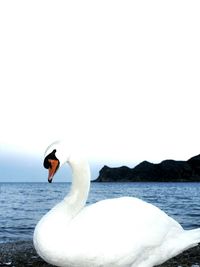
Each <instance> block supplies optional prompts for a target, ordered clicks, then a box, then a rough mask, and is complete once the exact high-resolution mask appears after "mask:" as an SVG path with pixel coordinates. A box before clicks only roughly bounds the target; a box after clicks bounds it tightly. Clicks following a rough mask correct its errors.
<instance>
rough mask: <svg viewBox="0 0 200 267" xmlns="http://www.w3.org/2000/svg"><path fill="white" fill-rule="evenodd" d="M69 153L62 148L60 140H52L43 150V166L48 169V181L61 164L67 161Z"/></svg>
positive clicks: (50, 180)
mask: <svg viewBox="0 0 200 267" xmlns="http://www.w3.org/2000/svg"><path fill="white" fill-rule="evenodd" d="M68 160H69V155H67V154H66V152H65V151H64V150H63V144H61V142H54V143H53V144H51V145H50V146H48V148H47V149H46V151H45V154H44V163H43V165H44V167H45V168H46V169H48V170H49V176H48V181H49V183H51V182H52V179H53V176H54V175H55V173H56V172H57V170H58V169H59V167H60V166H61V165H63V164H64V163H65V162H68Z"/></svg>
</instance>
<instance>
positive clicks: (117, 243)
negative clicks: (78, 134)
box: [34, 144, 200, 267]
mask: <svg viewBox="0 0 200 267" xmlns="http://www.w3.org/2000/svg"><path fill="white" fill-rule="evenodd" d="M55 146H58V145H57V144H56V145H55V144H54V145H53V148H55ZM51 150H52V151H54V152H55V153H56V154H59V152H58V151H57V149H54V150H53V149H52V147H50V148H49V149H48V152H49V151H50V152H51ZM55 153H54V157H55ZM48 155H49V154H48V153H47V157H48ZM50 155H51V156H52V153H50ZM55 158H56V159H57V157H55ZM58 158H59V157H58ZM60 158H61V163H63V162H65V161H68V162H69V164H70V165H71V167H72V171H73V182H72V188H71V191H70V193H69V195H67V196H66V198H65V199H64V200H63V201H62V202H60V203H59V204H58V205H56V206H55V207H54V208H53V209H52V210H50V211H49V212H48V213H47V214H46V215H45V216H44V217H43V218H42V219H41V220H40V221H39V223H38V224H37V226H36V229H35V232H34V245H35V248H36V250H37V252H38V254H39V255H40V256H41V257H42V258H43V259H44V260H45V261H47V262H49V263H51V264H53V265H56V266H63V267H67V266H68V267H97V266H98V267H100V266H101V267H117V266H121V267H152V266H156V265H159V264H161V263H163V262H165V261H166V260H168V259H170V258H172V257H174V256H176V255H177V254H179V253H181V252H182V251H184V250H186V249H188V248H190V247H193V246H195V245H197V244H198V242H200V229H196V230H190V231H185V230H183V228H182V227H181V226H180V224H178V222H176V221H175V220H173V219H172V218H170V217H169V216H168V215H166V214H165V213H164V212H163V211H161V210H160V209H158V208H157V207H155V206H153V205H151V204H148V203H146V202H144V201H142V200H140V199H137V198H132V197H122V198H117V199H108V200H103V201H99V202H97V203H95V204H93V205H90V206H87V207H84V206H85V203H86V200H87V196H88V192H89V185H90V171H89V166H88V164H87V163H86V162H85V161H84V160H80V159H78V160H77V159H76V157H69V158H66V159H64V157H63V158H62V155H60ZM46 166H47V165H46ZM51 167H52V166H51ZM52 176H53V175H50V176H49V179H50V180H51V179H52Z"/></svg>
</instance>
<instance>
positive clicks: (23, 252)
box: [0, 241, 200, 267]
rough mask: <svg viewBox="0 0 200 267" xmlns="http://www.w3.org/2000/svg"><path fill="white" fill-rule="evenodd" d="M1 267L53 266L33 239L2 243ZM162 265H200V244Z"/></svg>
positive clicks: (196, 266) (0, 250) (0, 248)
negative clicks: (45, 260)
mask: <svg viewBox="0 0 200 267" xmlns="http://www.w3.org/2000/svg"><path fill="white" fill-rule="evenodd" d="M0 266H1V267H6V266H10V267H27V266H33V267H51V266H52V265H50V264H48V263H46V262H44V261H43V260H42V259H41V258H40V257H39V256H38V255H37V253H36V251H35V249H34V247H33V243H32V241H19V242H13V243H12V242H11V243H1V244H0ZM159 266H160V267H200V244H199V245H198V246H196V247H194V248H191V249H189V250H187V251H185V252H183V253H182V254H180V255H178V256H177V257H175V258H173V259H171V260H169V261H167V262H166V263H163V264H162V265H159Z"/></svg>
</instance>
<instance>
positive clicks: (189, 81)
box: [0, 0, 200, 176]
mask: <svg viewBox="0 0 200 267" xmlns="http://www.w3.org/2000/svg"><path fill="white" fill-rule="evenodd" d="M199 14H200V2H199V1H189V0H188V1H184V0H180V1H176V0H168V1H160V0H158V1H142V0H141V1H117V0H115V1H109V0H106V1H103V0H101V1H94V0H92V1H51V0H48V1H42V0H38V1H37V0H34V1H27V0H26V1H0V40H1V41H0V73H1V78H0V90H1V97H0V100H1V104H0V116H1V131H0V157H1V158H4V155H5V154H6V157H5V158H6V159H7V158H8V159H9V156H7V155H9V153H11V154H13V152H14V153H15V154H16V155H19V158H20V159H21V155H24V153H27V154H28V155H29V156H31V155H32V156H34V157H36V158H37V157H38V159H39V158H40V157H41V158H42V156H43V152H44V150H45V148H46V146H47V145H49V143H51V142H53V141H54V140H58V139H73V140H79V141H77V142H78V143H80V146H83V147H84V148H85V150H86V151H87V153H86V154H87V157H88V158H89V160H90V161H92V162H103V163H106V162H114V163H115V162H118V163H119V165H120V164H126V163H127V164H128V163H130V164H131V163H134V164H135V163H139V162H140V161H142V160H149V161H152V162H159V161H162V160H164V159H166V158H173V159H183V160H186V159H188V158H189V157H191V156H194V155H196V154H199V153H200V123H199V121H200V104H199V103H200V97H199V92H200V49H199V48H200V16H199ZM5 158H4V159H5ZM4 161H5V160H4ZM8 161H9V160H8ZM8 166H9V165H8ZM10 168H12V164H11V165H10ZM4 172H6V171H5V166H4ZM0 176H2V175H0Z"/></svg>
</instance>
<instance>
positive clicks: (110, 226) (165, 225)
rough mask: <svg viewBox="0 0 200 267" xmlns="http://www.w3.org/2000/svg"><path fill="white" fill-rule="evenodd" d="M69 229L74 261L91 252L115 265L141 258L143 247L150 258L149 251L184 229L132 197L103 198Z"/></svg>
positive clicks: (128, 264)
mask: <svg viewBox="0 0 200 267" xmlns="http://www.w3.org/2000/svg"><path fill="white" fill-rule="evenodd" d="M68 230H69V235H68V241H70V244H71V248H70V253H71V257H72V255H73V258H74V259H73V260H72V261H76V260H77V259H78V258H80V259H81V258H82V257H83V258H85V256H86V255H88V260H89V258H90V260H92V259H93V260H94V261H95V262H98V263H99V265H98V266H113V267H114V266H130V264H131V263H133V262H134V261H137V258H138V256H139V255H140V261H141V258H142V257H141V251H143V253H144V258H146V257H148V256H147V255H148V253H147V252H146V253H145V251H149V253H150V254H151V253H152V252H151V249H155V248H156V247H159V248H160V246H161V245H162V243H163V242H164V240H165V239H166V238H176V236H177V235H178V234H179V233H180V232H182V231H183V229H182V227H181V226H180V225H179V224H178V223H177V222H176V221H175V220H173V219H172V218H170V217H169V216H167V215H166V214H165V213H164V212H162V211H161V210H159V209H158V208H157V207H155V206H153V205H151V204H148V203H146V202H144V201H142V200H140V199H137V198H131V197H123V198H117V199H108V200H103V201H100V202H97V203H96V204H93V205H90V206H88V207H86V208H84V209H83V210H82V211H81V212H80V213H79V214H78V215H77V216H76V217H75V218H74V219H73V220H72V222H71V224H70V225H69V229H68ZM70 233H71V234H70ZM104 260H105V262H103V261H104ZM90 264H92V262H91V263H90ZM138 264H139V263H138ZM91 266H92V265H91ZM94 266H96V265H94ZM135 266H139V265H135Z"/></svg>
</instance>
